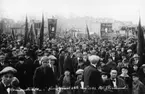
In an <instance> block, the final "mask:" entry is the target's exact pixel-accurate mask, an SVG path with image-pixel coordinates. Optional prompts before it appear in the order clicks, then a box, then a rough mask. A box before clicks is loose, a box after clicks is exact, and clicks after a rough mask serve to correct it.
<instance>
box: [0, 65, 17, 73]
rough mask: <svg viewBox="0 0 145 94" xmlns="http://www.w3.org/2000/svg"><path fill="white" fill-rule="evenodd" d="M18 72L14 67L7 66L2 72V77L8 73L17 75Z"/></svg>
mask: <svg viewBox="0 0 145 94" xmlns="http://www.w3.org/2000/svg"><path fill="white" fill-rule="evenodd" d="M16 72H17V70H16V69H14V68H13V67H10V66H7V67H5V68H4V69H3V70H2V71H0V75H3V74H6V73H13V74H14V73H16Z"/></svg>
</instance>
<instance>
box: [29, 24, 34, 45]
mask: <svg viewBox="0 0 145 94" xmlns="http://www.w3.org/2000/svg"><path fill="white" fill-rule="evenodd" d="M29 36H30V44H34V43H35V35H34V32H33V25H31V27H30V34H29Z"/></svg>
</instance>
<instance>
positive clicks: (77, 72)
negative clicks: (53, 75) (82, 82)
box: [76, 69, 84, 75]
mask: <svg viewBox="0 0 145 94" xmlns="http://www.w3.org/2000/svg"><path fill="white" fill-rule="evenodd" d="M83 72H84V70H83V69H78V70H77V71H76V74H77V75H79V74H82V73H83Z"/></svg>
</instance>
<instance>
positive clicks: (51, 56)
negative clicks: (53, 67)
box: [48, 55, 57, 60]
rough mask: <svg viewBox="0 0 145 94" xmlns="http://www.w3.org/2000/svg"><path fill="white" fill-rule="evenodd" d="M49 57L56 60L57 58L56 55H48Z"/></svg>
mask: <svg viewBox="0 0 145 94" xmlns="http://www.w3.org/2000/svg"><path fill="white" fill-rule="evenodd" d="M48 59H52V60H56V59H57V58H56V57H55V56H54V55H50V56H48Z"/></svg>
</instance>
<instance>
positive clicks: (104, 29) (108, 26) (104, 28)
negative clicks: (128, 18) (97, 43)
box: [100, 23, 112, 38]
mask: <svg viewBox="0 0 145 94" xmlns="http://www.w3.org/2000/svg"><path fill="white" fill-rule="evenodd" d="M100 32H101V37H102V38H109V37H110V36H109V35H110V33H112V23H101V30H100Z"/></svg>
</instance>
